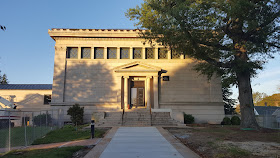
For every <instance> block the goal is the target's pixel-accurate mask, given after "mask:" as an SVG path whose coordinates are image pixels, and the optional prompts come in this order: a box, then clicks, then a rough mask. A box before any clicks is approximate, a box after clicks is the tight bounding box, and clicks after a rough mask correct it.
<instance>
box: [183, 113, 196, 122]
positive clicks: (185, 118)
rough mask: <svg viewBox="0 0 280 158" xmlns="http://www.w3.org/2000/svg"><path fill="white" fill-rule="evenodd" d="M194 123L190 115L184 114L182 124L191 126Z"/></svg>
mask: <svg viewBox="0 0 280 158" xmlns="http://www.w3.org/2000/svg"><path fill="white" fill-rule="evenodd" d="M192 123H194V117H193V116H192V115H190V114H185V113H184V124H192Z"/></svg>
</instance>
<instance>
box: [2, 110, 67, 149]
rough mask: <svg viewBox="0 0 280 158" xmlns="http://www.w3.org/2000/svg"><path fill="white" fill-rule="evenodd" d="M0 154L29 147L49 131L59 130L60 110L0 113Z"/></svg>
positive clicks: (61, 112) (61, 111) (61, 124)
mask: <svg viewBox="0 0 280 158" xmlns="http://www.w3.org/2000/svg"><path fill="white" fill-rule="evenodd" d="M0 112H1V116H2V117H1V118H0V152H7V151H10V150H11V149H12V148H14V147H22V146H29V145H31V144H32V143H33V142H34V140H36V139H38V138H42V137H43V136H44V135H46V134H47V133H48V132H49V131H51V130H54V129H57V128H60V127H62V126H63V123H62V122H60V120H61V114H63V110H62V109H56V110H45V111H16V110H14V111H12V110H11V111H4V110H2V111H0Z"/></svg>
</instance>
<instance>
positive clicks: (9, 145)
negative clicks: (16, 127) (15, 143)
mask: <svg viewBox="0 0 280 158" xmlns="http://www.w3.org/2000/svg"><path fill="white" fill-rule="evenodd" d="M8 113H9V122H8V123H9V138H8V139H9V144H8V150H9V151H11V112H10V111H9V112H8Z"/></svg>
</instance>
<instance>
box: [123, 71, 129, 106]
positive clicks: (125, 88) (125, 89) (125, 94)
mask: <svg viewBox="0 0 280 158" xmlns="http://www.w3.org/2000/svg"><path fill="white" fill-rule="evenodd" d="M123 78H124V84H123V95H124V97H123V99H124V102H123V103H124V105H123V106H124V107H123V108H124V109H127V105H128V78H129V77H128V76H124V77H123Z"/></svg>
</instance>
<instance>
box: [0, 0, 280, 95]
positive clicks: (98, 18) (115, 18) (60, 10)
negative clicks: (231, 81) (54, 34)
mask: <svg viewBox="0 0 280 158" xmlns="http://www.w3.org/2000/svg"><path fill="white" fill-rule="evenodd" d="M141 2H142V0H118V1H117V0H103V1H101V0H81V1H74V0H48V1H39V0H26V1H18V0H17V1H16V0H8V1H2V2H1V4H0V14H1V18H0V25H5V26H6V27H7V30H6V31H5V32H4V31H0V70H1V71H2V74H3V73H6V74H7V76H8V79H9V81H10V83H11V84H20V83H26V84H32V83H47V84H51V83H52V77H53V62H54V44H55V43H54V41H53V40H52V39H51V38H50V37H49V35H48V29H51V28H89V29H102V28H105V29H110V28H122V29H133V28H135V27H134V25H133V21H129V19H128V18H126V17H125V15H124V13H125V12H126V11H127V9H129V8H132V7H135V6H136V5H137V4H140V3H141ZM279 61H280V56H279V55H278V56H277V57H276V58H275V59H273V60H271V61H269V64H267V65H266V66H265V70H264V71H261V72H260V74H259V75H258V78H255V79H253V80H252V81H253V82H252V86H253V90H254V91H259V92H265V93H267V94H269V95H271V94H273V93H276V92H277V91H276V86H277V85H280V69H279V68H280V62H279ZM234 92H235V94H234V97H235V98H237V96H238V94H237V90H236V89H234Z"/></svg>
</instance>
